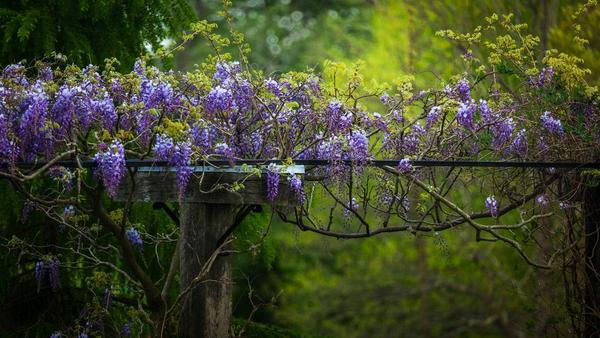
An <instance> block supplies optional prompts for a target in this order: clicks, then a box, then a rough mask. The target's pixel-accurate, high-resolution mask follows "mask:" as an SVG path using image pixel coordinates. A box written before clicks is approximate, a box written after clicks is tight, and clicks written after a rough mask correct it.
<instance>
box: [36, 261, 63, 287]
mask: <svg viewBox="0 0 600 338" xmlns="http://www.w3.org/2000/svg"><path fill="white" fill-rule="evenodd" d="M34 276H35V281H36V284H37V291H38V292H40V287H41V285H42V280H43V279H44V277H45V276H47V277H48V281H49V282H50V287H51V288H52V290H53V291H56V290H58V289H59V288H60V261H59V260H58V259H57V258H56V257H54V258H51V259H48V260H41V261H37V262H36V263H35V272H34Z"/></svg>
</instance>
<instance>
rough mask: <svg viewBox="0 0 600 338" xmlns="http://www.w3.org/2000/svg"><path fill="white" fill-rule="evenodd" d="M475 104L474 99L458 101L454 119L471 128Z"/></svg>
mask: <svg viewBox="0 0 600 338" xmlns="http://www.w3.org/2000/svg"><path fill="white" fill-rule="evenodd" d="M476 109H477V105H476V104H475V101H473V100H471V101H464V102H461V103H460V106H459V107H458V111H457V112H456V120H457V121H458V123H460V124H461V125H463V126H464V127H465V128H467V129H473V118H474V117H475V110H476Z"/></svg>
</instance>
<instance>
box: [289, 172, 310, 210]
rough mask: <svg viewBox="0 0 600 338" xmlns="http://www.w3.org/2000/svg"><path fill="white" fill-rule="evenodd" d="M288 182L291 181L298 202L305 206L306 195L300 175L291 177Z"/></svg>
mask: <svg viewBox="0 0 600 338" xmlns="http://www.w3.org/2000/svg"><path fill="white" fill-rule="evenodd" d="M288 180H289V181H290V188H291V189H292V192H293V193H294V196H295V197H296V201H298V204H304V200H305V199H306V195H305V193H304V188H303V187H302V180H301V179H300V177H299V176H298V175H290V176H289V178H288Z"/></svg>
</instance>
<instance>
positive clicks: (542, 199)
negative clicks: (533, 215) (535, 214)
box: [535, 193, 550, 207]
mask: <svg viewBox="0 0 600 338" xmlns="http://www.w3.org/2000/svg"><path fill="white" fill-rule="evenodd" d="M535 201H536V203H537V204H539V205H541V206H542V207H547V206H548V204H549V203H550V199H549V198H548V195H547V194H546V193H543V194H540V195H538V197H537V198H536V199H535Z"/></svg>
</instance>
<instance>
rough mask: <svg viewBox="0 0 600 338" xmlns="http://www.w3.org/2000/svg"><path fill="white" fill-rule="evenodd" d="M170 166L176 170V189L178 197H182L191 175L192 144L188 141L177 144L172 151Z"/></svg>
mask: <svg viewBox="0 0 600 338" xmlns="http://www.w3.org/2000/svg"><path fill="white" fill-rule="evenodd" d="M171 162H172V164H173V165H175V166H176V168H177V187H178V189H179V197H180V198H181V197H183V194H184V193H185V190H186V188H187V185H188V182H189V180H190V177H191V176H192V173H193V167H192V166H191V164H192V144H191V143H190V142H189V141H186V142H178V143H177V144H176V145H175V148H174V149H173V158H172V161H171Z"/></svg>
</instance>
